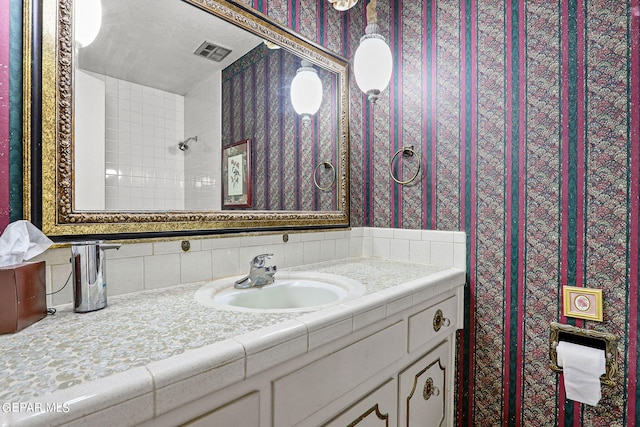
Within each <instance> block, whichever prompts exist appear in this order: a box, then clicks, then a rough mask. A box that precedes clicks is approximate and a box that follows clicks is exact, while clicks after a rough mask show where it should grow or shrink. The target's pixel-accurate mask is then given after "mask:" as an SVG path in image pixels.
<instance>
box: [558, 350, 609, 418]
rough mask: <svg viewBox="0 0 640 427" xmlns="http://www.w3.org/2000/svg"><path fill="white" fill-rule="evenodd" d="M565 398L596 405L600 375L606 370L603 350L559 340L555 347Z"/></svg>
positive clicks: (598, 399) (598, 398) (599, 393)
mask: <svg viewBox="0 0 640 427" xmlns="http://www.w3.org/2000/svg"><path fill="white" fill-rule="evenodd" d="M556 350H557V352H558V366H560V367H562V372H563V377H564V389H565V391H566V394H567V399H571V400H575V401H577V402H582V403H586V404H587V405H591V406H596V405H597V404H598V402H599V401H600V397H601V392H600V375H602V374H604V373H605V371H606V358H605V354H604V350H600V349H597V348H593V347H587V346H584V345H579V344H573V343H570V342H566V341H560V342H559V343H558V347H557V348H556Z"/></svg>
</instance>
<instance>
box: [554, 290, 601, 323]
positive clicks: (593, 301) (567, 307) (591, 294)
mask: <svg viewBox="0 0 640 427" xmlns="http://www.w3.org/2000/svg"><path fill="white" fill-rule="evenodd" d="M562 296H563V300H564V301H563V302H564V304H563V312H562V314H564V315H565V316H567V317H576V318H579V319H586V320H595V321H598V322H602V289H589V288H579V287H575V286H563V287H562Z"/></svg>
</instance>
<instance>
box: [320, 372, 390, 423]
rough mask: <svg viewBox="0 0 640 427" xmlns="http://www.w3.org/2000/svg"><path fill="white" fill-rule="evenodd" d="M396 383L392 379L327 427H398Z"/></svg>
mask: <svg viewBox="0 0 640 427" xmlns="http://www.w3.org/2000/svg"><path fill="white" fill-rule="evenodd" d="M395 409H396V381H395V380H394V379H391V380H389V381H387V382H386V383H384V384H383V385H381V386H380V387H378V388H377V389H375V390H374V391H373V392H371V393H369V394H368V395H367V396H365V397H364V398H363V399H361V400H360V401H359V402H357V403H356V404H354V405H353V406H351V407H350V408H349V409H347V410H346V411H344V412H343V413H342V414H340V415H338V416H337V417H336V418H334V419H333V420H331V421H330V422H329V423H327V424H325V425H324V426H325V427H396V411H395Z"/></svg>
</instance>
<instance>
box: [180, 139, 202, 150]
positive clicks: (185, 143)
mask: <svg viewBox="0 0 640 427" xmlns="http://www.w3.org/2000/svg"><path fill="white" fill-rule="evenodd" d="M197 140H198V137H197V136H190V137H189V138H187V139H185V140H184V141H180V142H178V148H179V149H180V151H186V150H188V149H189V141H197Z"/></svg>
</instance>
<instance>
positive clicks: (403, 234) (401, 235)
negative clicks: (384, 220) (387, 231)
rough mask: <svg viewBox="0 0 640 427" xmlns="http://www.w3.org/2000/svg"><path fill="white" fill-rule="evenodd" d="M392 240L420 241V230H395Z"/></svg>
mask: <svg viewBox="0 0 640 427" xmlns="http://www.w3.org/2000/svg"><path fill="white" fill-rule="evenodd" d="M393 238H394V239H405V240H421V239H422V230H409V229H406V228H397V229H394V230H393Z"/></svg>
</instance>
